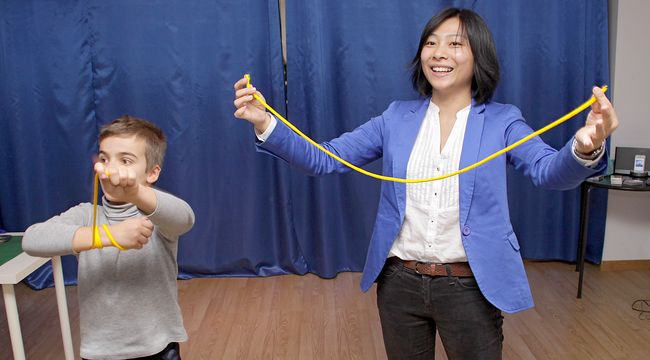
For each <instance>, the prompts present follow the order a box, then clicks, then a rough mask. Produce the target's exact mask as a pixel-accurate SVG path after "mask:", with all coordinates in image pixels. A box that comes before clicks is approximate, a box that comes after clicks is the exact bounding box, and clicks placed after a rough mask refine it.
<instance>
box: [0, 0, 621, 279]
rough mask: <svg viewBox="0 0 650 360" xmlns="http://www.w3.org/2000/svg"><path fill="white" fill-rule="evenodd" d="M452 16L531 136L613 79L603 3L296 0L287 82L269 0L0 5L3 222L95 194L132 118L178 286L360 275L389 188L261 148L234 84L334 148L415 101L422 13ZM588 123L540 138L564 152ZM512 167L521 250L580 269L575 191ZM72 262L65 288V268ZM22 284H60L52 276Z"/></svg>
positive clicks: (596, 256)
mask: <svg viewBox="0 0 650 360" xmlns="http://www.w3.org/2000/svg"><path fill="white" fill-rule="evenodd" d="M448 6H457V7H466V8H471V9H474V10H476V11H477V12H478V13H479V14H481V15H482V16H483V17H484V18H485V19H486V21H487V22H488V24H489V26H490V28H491V29H492V31H493V34H494V37H495V41H496V45H497V49H498V53H499V58H500V63H501V69H502V81H501V84H500V86H499V88H498V89H497V92H496V96H495V100H496V101H499V102H507V103H512V104H515V105H517V106H518V107H520V108H521V110H522V112H523V114H524V116H525V117H526V119H527V120H528V122H529V124H530V125H531V127H533V128H534V129H537V128H540V127H542V126H543V125H545V124H547V123H548V122H550V121H552V120H554V119H556V118H557V117H559V116H561V115H563V114H564V113H566V112H568V111H569V110H570V109H572V108H573V107H575V106H577V105H578V104H580V103H582V102H583V101H584V100H585V99H586V98H587V97H588V96H589V94H590V88H591V86H592V85H594V84H599V85H600V84H603V83H607V82H608V80H609V78H608V71H609V68H608V62H607V57H608V53H607V48H608V44H607V37H608V34H607V2H606V1H605V0H598V1H588V0H583V1H572V2H566V1H560V0H553V1H550V0H549V1H544V2H536V3H535V4H534V5H531V4H528V3H526V4H523V3H522V2H520V1H517V0H503V1H501V2H499V3H498V4H496V3H495V2H493V1H437V2H431V1H425V0H418V1H415V0H413V1H399V2H397V1H389V0H379V1H378V0H374V1H370V0H356V1H315V0H305V1H288V2H287V4H286V20H287V23H286V25H287V64H286V80H287V83H286V86H285V82H284V81H285V73H284V71H285V69H284V67H283V63H282V51H281V50H282V48H281V41H280V23H279V19H280V16H279V8H278V3H277V1H276V0H266V1H262V0H257V1H253V0H247V1H236V2H235V1H226V0H222V1H216V0H210V1H209V0H196V1H191V2H187V1H169V0H159V1H141V0H138V1H126V0H118V1H110V2H106V1H99V0H88V1H34V0H32V1H4V2H0V139H1V141H0V174H2V175H3V176H2V180H0V228H4V229H6V230H9V231H22V230H24V229H26V228H27V227H28V226H29V225H30V224H32V223H35V222H40V221H44V220H46V219H48V218H50V217H52V216H54V215H56V214H58V213H60V212H63V211H65V210H66V209H68V208H69V207H71V206H73V205H75V204H78V203H80V202H89V201H91V200H92V199H91V196H92V172H91V169H92V164H91V163H92V155H93V154H95V153H96V152H97V140H96V139H97V135H98V130H99V128H100V127H101V126H103V125H104V124H106V123H108V122H110V121H111V120H112V119H114V118H116V117H118V116H121V115H123V114H126V113H128V114H131V115H134V116H139V117H142V118H145V119H148V120H151V121H153V122H154V123H156V124H158V125H159V126H160V127H161V128H162V129H163V130H164V131H165V133H166V135H167V137H168V142H169V147H168V151H167V156H166V159H165V163H164V166H163V173H162V175H161V178H160V181H159V183H158V184H157V185H158V186H159V187H160V188H162V189H164V190H167V191H169V192H171V193H174V194H177V195H178V196H179V197H181V198H183V199H185V200H186V201H188V203H190V205H191V206H192V207H193V209H194V211H195V213H196V225H195V227H194V228H193V229H192V230H191V231H190V232H189V233H188V234H186V235H184V236H183V237H182V238H181V240H180V243H179V253H178V262H179V270H180V275H179V276H180V277H181V278H189V277H196V276H267V275H276V274H286V273H295V274H304V273H307V272H312V273H315V274H317V275H319V276H322V277H333V276H335V275H336V274H337V273H338V272H341V271H359V270H361V269H362V267H363V263H364V260H365V254H366V249H367V246H368V241H369V239H370V235H371V229H372V224H373V222H374V216H375V211H376V207H377V203H378V196H379V187H380V186H381V184H380V182H379V181H377V180H373V179H370V178H366V177H364V176H362V175H359V174H356V173H350V174H345V175H331V176H326V177H322V178H311V177H307V176H305V175H304V174H302V173H300V172H298V171H296V170H294V169H291V168H290V167H289V166H287V165H286V164H283V163H281V162H279V161H277V160H274V159H272V158H270V157H267V156H263V155H260V154H257V153H256V152H255V149H254V133H253V131H252V129H251V127H250V125H249V124H247V123H245V122H243V121H240V120H237V119H235V118H234V117H233V114H232V113H233V112H234V107H233V105H232V100H233V88H232V85H233V83H234V81H235V80H237V79H239V78H240V77H241V76H242V75H243V74H244V73H250V74H251V76H252V81H253V84H254V85H255V86H256V87H257V88H258V89H260V90H261V91H262V92H263V94H264V95H265V97H266V99H267V102H268V103H269V104H271V105H272V106H273V107H274V108H276V109H277V110H279V111H280V112H281V113H283V114H287V115H288V117H289V120H291V121H292V122H294V123H295V124H296V125H297V126H298V127H299V128H301V129H302V130H303V131H304V132H306V133H307V134H309V135H310V136H312V137H313V138H314V139H316V140H318V141H324V140H329V139H331V138H333V137H336V136H338V135H340V134H342V133H343V132H345V131H349V130H352V129H353V128H354V127H356V126H358V125H360V124H362V123H364V122H365V121H367V120H368V119H369V118H371V117H373V116H376V115H378V114H380V113H381V112H382V111H383V110H384V109H386V107H387V106H388V104H389V103H390V102H391V101H393V100H398V99H413V98H415V97H417V94H415V93H414V92H413V90H412V89H411V86H410V80H409V75H410V69H409V68H408V65H409V63H410V61H411V59H412V57H413V56H414V55H415V51H416V50H417V42H418V39H419V35H420V31H421V29H422V28H423V27H424V25H425V23H426V21H427V20H428V19H429V18H430V17H431V16H432V15H433V14H434V13H436V12H438V11H439V10H441V9H443V8H445V7H448ZM285 92H286V97H285ZM287 100H288V102H287ZM585 115H586V114H582V115H581V116H579V117H578V118H576V119H574V120H572V121H570V122H569V123H566V124H564V125H562V126H561V127H559V128H556V129H554V130H552V131H551V132H550V133H547V134H545V135H544V136H543V138H544V140H545V141H547V142H548V143H549V144H551V145H552V146H554V147H556V148H559V147H560V146H562V144H564V143H565V142H566V141H568V140H569V139H570V137H571V136H572V134H573V133H575V131H576V130H577V129H578V128H579V127H580V125H581V124H582V123H583V121H584V118H585ZM368 169H369V170H371V171H375V172H381V166H380V164H379V163H374V164H371V165H370V166H368ZM509 175H511V176H509V195H510V205H511V218H512V221H513V224H514V226H515V230H516V231H517V233H518V235H519V239H520V243H521V247H522V254H523V256H524V257H526V258H532V259H560V260H568V261H573V260H575V257H576V247H577V236H578V222H579V196H580V195H579V191H578V190H572V191H565V192H554V191H545V190H540V189H536V188H534V187H532V185H531V184H530V181H529V180H528V179H524V178H523V177H522V176H521V175H519V174H517V173H514V172H511V173H509ZM592 199H593V201H592V209H591V227H590V231H589V235H590V239H589V247H588V255H587V257H588V259H590V260H592V261H596V262H597V261H599V260H600V257H601V252H602V243H603V237H604V219H605V211H606V193H604V192H594V193H593V197H592ZM63 265H64V271H65V279H66V282H67V283H74V282H75V279H76V260H75V258H74V257H72V256H69V257H65V258H64V263H63ZM28 283H29V284H30V286H33V287H36V288H42V287H45V286H49V285H51V284H52V281H51V269H50V267H49V265H46V266H44V267H43V268H42V269H40V270H39V271H37V272H35V273H34V274H33V275H32V276H30V277H29V279H28Z"/></svg>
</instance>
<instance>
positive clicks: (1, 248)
mask: <svg viewBox="0 0 650 360" xmlns="http://www.w3.org/2000/svg"><path fill="white" fill-rule="evenodd" d="M22 240H23V237H22V236H12V237H11V239H9V241H7V242H5V243H2V244H0V266H1V265H3V264H4V263H6V262H7V261H9V260H11V259H13V258H15V257H16V256H18V254H20V253H21V252H23V247H22V244H21V243H22Z"/></svg>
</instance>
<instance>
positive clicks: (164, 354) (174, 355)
mask: <svg viewBox="0 0 650 360" xmlns="http://www.w3.org/2000/svg"><path fill="white" fill-rule="evenodd" d="M84 360H85V359H84ZM132 360H181V349H180V346H179V345H178V343H177V342H173V343H169V344H167V347H166V348H164V349H163V350H162V351H161V352H159V353H157V354H154V355H149V356H145V357H139V358H135V359H132Z"/></svg>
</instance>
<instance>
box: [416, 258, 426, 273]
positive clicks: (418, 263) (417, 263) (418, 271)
mask: <svg viewBox="0 0 650 360" xmlns="http://www.w3.org/2000/svg"><path fill="white" fill-rule="evenodd" d="M420 264H424V263H423V262H419V261H416V262H415V273H416V274H418V275H424V274H422V273H421V272H420V270H418V265H420Z"/></svg>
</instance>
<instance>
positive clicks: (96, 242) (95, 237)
mask: <svg viewBox="0 0 650 360" xmlns="http://www.w3.org/2000/svg"><path fill="white" fill-rule="evenodd" d="M105 174H106V176H110V173H109V172H108V170H106V172H105ZM98 197H99V174H97V173H95V181H94V183H93V228H92V231H93V243H92V246H91V248H92V249H101V248H103V247H104V245H103V244H102V241H101V239H100V238H99V227H98V226H97V198H98ZM102 226H103V228H104V232H106V236H107V237H108V240H110V241H111V243H112V244H113V246H115V247H116V248H118V249H120V250H126V249H125V248H124V247H123V246H121V245H120V244H119V243H118V242H117V241H116V240H115V238H114V237H113V234H111V232H110V231H109V230H108V226H106V224H102Z"/></svg>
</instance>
